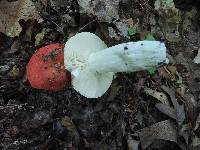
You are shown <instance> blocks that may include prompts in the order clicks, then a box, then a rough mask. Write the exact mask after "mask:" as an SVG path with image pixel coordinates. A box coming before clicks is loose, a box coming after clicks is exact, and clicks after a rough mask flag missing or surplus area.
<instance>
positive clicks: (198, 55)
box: [193, 48, 200, 64]
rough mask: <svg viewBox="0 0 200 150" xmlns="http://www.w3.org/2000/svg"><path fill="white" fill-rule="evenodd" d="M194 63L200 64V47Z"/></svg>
mask: <svg viewBox="0 0 200 150" xmlns="http://www.w3.org/2000/svg"><path fill="white" fill-rule="evenodd" d="M193 62H194V63H196V64H199V63H200V48H199V49H198V54H197V56H196V57H195V58H194V60H193Z"/></svg>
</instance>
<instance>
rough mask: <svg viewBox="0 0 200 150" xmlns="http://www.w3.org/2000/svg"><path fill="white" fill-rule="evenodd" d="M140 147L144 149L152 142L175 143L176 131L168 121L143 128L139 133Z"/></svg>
mask: <svg viewBox="0 0 200 150" xmlns="http://www.w3.org/2000/svg"><path fill="white" fill-rule="evenodd" d="M139 137H140V141H141V146H142V148H143V149H146V148H147V147H148V146H149V145H151V144H152V143H153V141H154V140H167V141H172V142H176V143H177V130H176V128H175V126H174V124H173V123H172V122H171V121H170V120H165V121H161V122H158V123H156V124H153V125H152V126H150V127H146V128H143V129H142V130H141V131H140V132H139Z"/></svg>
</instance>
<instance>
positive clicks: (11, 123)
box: [0, 0, 200, 150]
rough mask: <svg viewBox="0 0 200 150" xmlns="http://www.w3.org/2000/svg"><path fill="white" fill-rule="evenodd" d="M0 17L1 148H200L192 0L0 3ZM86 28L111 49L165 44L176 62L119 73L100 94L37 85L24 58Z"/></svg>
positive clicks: (198, 29) (199, 24) (198, 44)
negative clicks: (86, 94)
mask: <svg viewBox="0 0 200 150" xmlns="http://www.w3.org/2000/svg"><path fill="white" fill-rule="evenodd" d="M164 2H165V3H164ZM0 16H1V18H0V43H1V44H0V149H4V150H11V149H15V150H22V149H24V150H25V149H26V150H27V149H53V150H63V149H70V150H76V149H81V150H82V149H99V150H102V149H105V150H115V149H120V150H121V149H123V150H125V149H129V150H141V149H148V150H155V149H159V150H161V149H162V150H169V149H170V150H178V149H180V150H185V149H188V150H193V149H194V150H195V149H199V147H200V136H199V132H200V128H199V124H200V111H199V110H200V109H199V92H200V83H199V81H200V66H199V64H198V63H194V58H195V56H196V55H197V54H198V50H199V48H200V39H199V35H200V20H199V18H200V12H199V6H198V3H197V2H196V1H195V0H190V1H188V0H174V1H173V0H166V1H164V0H151V1H150V0H147V1H146V0H106V1H105V0H84V1H81V0H77V1H74V0H48V1H47V0H37V1H35V0H34V1H31V0H0ZM83 31H88V32H92V33H95V34H96V35H98V36H100V37H101V38H102V39H103V40H104V41H106V44H107V45H108V46H111V45H114V44H119V43H122V42H128V41H138V40H144V39H146V40H155V39H156V40H160V41H163V42H165V44H166V45H167V49H168V54H169V59H170V64H169V65H167V66H163V67H161V68H159V69H158V70H156V71H155V70H154V71H152V70H151V71H150V70H149V71H140V72H136V73H130V74H124V73H120V74H117V76H116V78H115V80H114V81H113V83H112V86H111V87H110V89H109V91H108V92H106V94H105V95H103V96H102V97H100V98H98V99H90V100H89V99H87V98H84V97H82V96H81V95H80V94H78V93H77V92H76V91H75V90H74V89H72V88H71V87H66V88H65V89H63V90H62V91H58V92H51V91H45V90H38V89H34V88H32V87H31V86H30V84H29V82H28V81H27V77H26V65H27V63H28V61H29V59H30V57H31V56H32V54H33V53H34V52H35V50H36V49H38V48H40V47H42V46H44V45H47V44H50V43H62V44H64V43H65V42H66V40H67V39H68V38H69V37H71V36H73V35H74V34H76V33H78V32H83ZM195 62H196V60H195Z"/></svg>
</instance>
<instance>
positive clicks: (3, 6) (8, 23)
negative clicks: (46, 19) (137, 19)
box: [0, 0, 42, 37]
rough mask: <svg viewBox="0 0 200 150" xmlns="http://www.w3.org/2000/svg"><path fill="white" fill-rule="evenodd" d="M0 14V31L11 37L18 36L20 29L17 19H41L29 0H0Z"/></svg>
mask: <svg viewBox="0 0 200 150" xmlns="http://www.w3.org/2000/svg"><path fill="white" fill-rule="evenodd" d="M0 16H1V18H0V32H2V33H4V34H7V35H8V36H11V37H15V36H18V35H19V33H20V32H21V31H22V28H21V26H20V24H19V20H21V19H23V20H25V21H27V20H28V19H31V20H34V19H35V20H37V21H41V20H42V19H41V17H40V15H39V13H38V11H37V10H36V7H35V5H34V4H33V2H32V1H31V0H18V1H14V2H8V1H6V0H2V1H0Z"/></svg>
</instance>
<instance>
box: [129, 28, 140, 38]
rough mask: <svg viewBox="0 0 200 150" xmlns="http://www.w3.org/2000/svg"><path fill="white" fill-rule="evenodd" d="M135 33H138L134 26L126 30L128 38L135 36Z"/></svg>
mask: <svg viewBox="0 0 200 150" xmlns="http://www.w3.org/2000/svg"><path fill="white" fill-rule="evenodd" d="M136 33H138V30H137V27H135V26H134V27H130V28H129V29H128V35H129V36H132V35H135V34H136Z"/></svg>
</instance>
